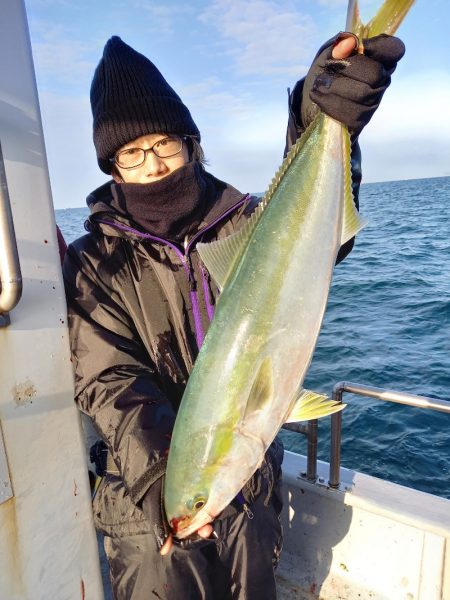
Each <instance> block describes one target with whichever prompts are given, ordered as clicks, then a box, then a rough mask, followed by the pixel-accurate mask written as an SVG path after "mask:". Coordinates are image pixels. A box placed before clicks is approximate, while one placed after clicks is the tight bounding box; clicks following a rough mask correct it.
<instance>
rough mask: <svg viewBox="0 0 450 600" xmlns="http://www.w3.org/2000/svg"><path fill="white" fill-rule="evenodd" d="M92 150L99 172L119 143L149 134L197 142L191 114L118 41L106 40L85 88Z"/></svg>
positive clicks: (154, 70)
mask: <svg viewBox="0 0 450 600" xmlns="http://www.w3.org/2000/svg"><path fill="white" fill-rule="evenodd" d="M91 108H92V116H93V117H94V125H93V127H94V145H95V149H96V151H97V161H98V165H99V167H100V169H101V170H102V171H103V172H104V173H108V174H109V173H111V169H112V165H111V163H110V161H109V159H111V158H112V157H113V156H114V154H115V153H116V152H117V150H119V148H121V147H122V146H123V145H124V144H127V143H128V142H130V141H132V140H134V139H136V138H138V137H140V136H142V135H147V134H149V133H175V134H178V135H190V136H193V137H195V138H196V139H198V140H200V132H199V130H198V129H197V126H196V124H195V123H194V121H193V119H192V117H191V113H190V112H189V110H188V109H187V107H186V106H185V105H184V104H183V102H182V101H181V99H180V97H179V96H178V95H177V94H176V93H175V92H174V90H173V89H172V88H171V87H170V85H169V84H168V83H167V81H166V80H165V79H164V77H163V76H162V75H161V73H160V72H159V71H158V69H157V68H156V67H155V65H154V64H153V63H152V62H151V61H150V60H149V59H148V58H146V57H145V56H143V55H142V54H139V52H136V50H133V48H131V47H130V46H128V45H127V44H125V42H123V41H122V40H121V39H120V38H119V37H117V36H114V37H112V38H111V39H109V40H108V42H107V43H106V45H105V49H104V50H103V57H102V58H101V60H100V62H99V64H98V66H97V68H96V70H95V73H94V78H93V80H92V84H91Z"/></svg>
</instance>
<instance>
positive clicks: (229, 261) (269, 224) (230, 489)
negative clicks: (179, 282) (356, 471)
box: [164, 0, 413, 538]
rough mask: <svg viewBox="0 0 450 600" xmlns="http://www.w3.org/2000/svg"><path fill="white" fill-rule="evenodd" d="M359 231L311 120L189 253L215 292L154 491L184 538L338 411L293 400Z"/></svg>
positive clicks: (304, 398) (395, 8) (327, 132)
mask: <svg viewBox="0 0 450 600" xmlns="http://www.w3.org/2000/svg"><path fill="white" fill-rule="evenodd" d="M412 1H413V0H404V1H402V0H393V1H390V0H387V1H386V2H385V3H384V4H383V6H382V8H381V9H380V11H379V13H378V15H377V16H376V17H375V18H374V19H372V21H371V22H370V23H369V24H368V25H367V26H366V27H363V25H362V24H361V22H360V20H359V16H358V14H359V13H358V6H357V2H350V4H349V14H348V19H347V23H348V29H349V30H350V31H353V32H363V35H364V36H365V37H369V36H371V35H374V32H376V34H378V33H380V32H381V31H384V32H386V33H393V32H394V31H395V30H396V28H397V26H398V25H399V23H400V21H401V19H402V18H403V16H404V15H405V13H406V12H407V10H408V8H409V7H410V5H411V4H412ZM361 226H362V222H361V219H360V217H359V215H358V213H357V211H356V209H355V206H354V201H353V197H352V192H351V173H350V137H349V134H348V131H347V129H346V127H345V126H343V125H342V124H341V123H338V122H337V121H335V120H333V119H332V118H330V117H328V116H326V115H324V114H322V113H319V115H318V116H317V117H316V119H315V120H314V122H313V123H312V124H311V126H310V127H309V128H308V129H307V131H306V132H305V133H304V134H303V135H302V137H301V138H300V140H299V141H298V142H297V143H296V144H295V146H294V147H293V148H292V149H291V151H290V152H289V154H288V156H287V157H286V159H285V160H284V162H283V164H282V166H281V167H280V169H279V171H278V173H277V174H276V175H275V177H274V179H273V181H272V184H271V185H270V187H269V189H268V191H267V193H266V194H265V196H264V198H263V200H262V201H261V204H260V206H259V207H258V209H257V210H256V212H255V213H254V215H253V216H252V217H251V219H250V220H249V222H248V224H247V225H246V226H245V228H244V229H243V230H242V231H240V232H239V233H237V234H235V235H233V236H231V237H229V238H227V239H226V240H222V241H218V242H213V243H211V244H199V247H198V250H199V253H200V255H201V257H202V259H203V261H204V262H205V264H206V265H207V267H208V269H209V271H210V272H211V274H212V275H213V277H214V278H215V279H216V281H217V283H218V284H219V286H220V287H221V288H222V293H221V296H220V299H219V302H218V305H217V311H216V314H215V317H214V319H213V322H212V324H211V326H210V328H209V330H208V333H207V336H206V338H205V341H204V344H203V347H202V349H201V351H200V353H199V355H198V357H197V360H196V363H195V366H194V369H193V371H192V374H191V376H190V378H189V382H188V385H187V388H186V390H185V394H184V396H183V400H182V403H181V406H180V409H179V412H178V415H177V419H176V423H175V428H174V432H173V436H172V442H171V447H170V452H169V458H168V464H167V474H166V481H165V490H164V503H165V510H166V515H167V518H168V520H169V523H170V525H171V527H172V530H173V532H174V534H175V535H176V536H177V537H179V538H184V537H186V536H188V535H190V534H191V533H193V532H194V531H196V530H197V529H199V528H200V527H201V526H202V525H204V524H206V523H208V522H210V521H212V520H213V519H214V518H215V517H216V516H217V515H218V514H219V513H220V512H221V511H222V510H223V509H224V508H225V506H227V505H228V504H229V502H231V501H232V500H233V498H234V497H235V496H236V495H237V494H238V493H239V491H240V490H241V488H242V487H243V486H244V485H245V483H246V482H247V481H248V480H249V479H250V477H251V476H252V475H253V473H254V472H255V470H256V469H257V468H258V467H259V465H260V464H261V462H262V460H263V457H264V453H265V451H266V450H267V448H268V447H269V445H270V444H271V442H272V440H273V439H274V438H275V436H276V434H277V433H278V431H279V429H280V428H281V426H282V425H283V423H286V422H289V421H301V420H308V419H312V418H317V417H320V416H323V415H325V414H329V413H331V412H333V411H336V410H340V409H341V407H342V405H336V404H335V403H333V402H331V401H330V400H328V399H326V398H324V397H323V396H320V395H318V394H314V393H312V392H306V391H304V390H302V382H303V380H304V377H305V374H306V372H307V369H308V367H309V364H310V361H311V357H312V354H313V351H314V347H315V345H316V341H317V337H318V334H319V330H320V326H321V322H322V318H323V314H324V311H325V306H326V302H327V297H328V291H329V288H330V284H331V277H332V273H333V267H334V264H335V261H336V256H337V252H338V250H339V248H340V246H341V245H342V244H343V243H345V242H346V241H347V240H349V239H350V238H352V237H353V236H354V235H355V234H356V233H357V232H358V230H359V229H360V228H361Z"/></svg>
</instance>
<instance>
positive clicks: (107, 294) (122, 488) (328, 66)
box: [63, 34, 404, 600]
mask: <svg viewBox="0 0 450 600" xmlns="http://www.w3.org/2000/svg"><path fill="white" fill-rule="evenodd" d="M364 47H365V52H364V54H359V53H357V52H356V48H355V40H354V38H353V37H352V36H349V35H347V34H340V35H337V36H335V37H334V38H333V39H331V40H329V41H328V42H327V43H326V44H325V45H324V46H323V47H322V48H321V49H320V50H319V52H318V54H317V56H316V58H315V60H314V62H313V64H312V66H311V68H310V70H309V72H308V74H307V76H306V77H305V78H304V79H302V80H300V81H299V82H297V84H296V85H295V87H294V89H293V91H292V93H290V94H289V118H288V127H287V136H286V150H287V149H288V148H289V147H290V146H291V145H292V144H293V143H294V142H295V140H296V139H297V138H298V137H299V136H300V135H302V133H303V131H304V130H305V128H306V127H307V125H308V124H309V122H310V121H311V120H312V119H313V117H314V114H315V112H317V110H319V108H320V109H321V110H323V111H324V112H326V113H328V114H330V115H331V116H332V117H334V118H336V119H338V120H340V121H342V122H343V123H345V124H346V125H347V126H348V127H349V130H350V132H351V134H352V141H353V143H352V148H353V149H352V172H353V187H354V194H355V202H356V203H358V188H359V182H360V178H361V171H360V153H359V146H358V141H357V140H358V135H359V133H360V132H361V130H362V128H363V127H364V126H365V124H366V123H367V122H368V121H369V120H370V118H371V116H372V115H373V113H374V111H375V110H376V108H377V106H378V104H379V102H380V100H381V97H382V95H383V93H384V91H385V90H386V88H387V87H388V85H389V83H390V76H391V74H392V72H393V71H394V69H395V66H396V64H397V61H398V60H399V59H400V58H401V56H402V55H403V52H404V47H403V44H402V42H401V41H400V40H398V39H397V38H394V37H389V36H378V37H377V38H373V39H371V40H367V41H365V43H364ZM344 59H345V60H344ZM91 106H92V113H93V137H94V145H95V149H96V153H97V160H98V165H99V167H100V169H101V170H102V171H103V172H104V173H105V174H107V175H111V176H112V180H109V181H108V182H107V183H105V184H104V185H102V186H101V187H100V188H98V189H97V190H95V191H94V192H93V193H92V194H90V195H89V196H88V199H87V203H88V206H89V208H90V211H91V214H90V217H89V219H88V221H87V223H86V228H87V231H88V233H87V234H86V235H84V236H83V237H81V238H80V239H78V240H76V241H75V242H74V243H72V244H70V246H69V248H68V250H67V253H66V256H65V261H64V269H63V272H64V279H65V285H66V293H67V300H68V312H69V327H70V338H71V348H72V356H73V358H72V360H73V366H74V373H75V392H76V401H77V403H78V405H79V407H80V409H81V410H82V411H83V412H85V413H86V414H87V415H89V416H90V417H91V419H92V421H93V423H94V426H95V428H96V430H97V431H98V433H99V435H100V437H101V439H102V444H103V446H101V447H100V452H96V455H97V456H98V455H100V456H104V455H106V459H105V461H104V463H105V464H104V465H103V466H102V473H103V475H104V477H103V479H102V482H101V484H100V486H99V489H98V491H97V493H96V496H95V498H94V502H93V510H94V520H95V525H96V527H97V529H98V530H99V531H100V532H101V533H102V534H103V535H104V547H105V551H106V555H107V559H108V562H109V569H110V578H111V586H112V590H113V594H114V598H115V599H116V600H144V599H145V600H146V599H149V598H159V599H167V600H174V599H176V600H190V599H192V600H193V599H195V600H199V599H208V600H211V599H214V600H222V599H223V600H225V599H230V598H233V599H241V600H242V599H244V598H245V599H252V600H253V599H256V598H258V599H259V600H265V599H267V600H270V599H273V598H276V586H275V577H274V572H275V568H276V566H277V562H278V559H279V555H280V552H281V544H282V532H281V525H280V511H281V506H282V501H281V495H280V480H281V479H280V478H281V462H282V457H283V450H282V445H281V443H280V442H279V441H278V440H275V442H274V443H273V444H272V445H271V447H270V448H269V449H268V451H267V453H266V456H265V459H264V461H263V463H262V465H261V467H260V468H259V469H258V470H257V472H256V473H255V474H254V475H253V477H252V478H251V480H250V481H249V482H248V483H247V484H246V486H245V487H244V488H243V490H242V492H241V493H240V494H239V495H238V497H237V498H235V499H234V500H233V502H231V504H230V505H229V506H228V507H227V508H226V509H225V510H224V511H223V513H221V514H220V515H219V517H218V518H217V519H215V520H214V522H213V523H210V524H208V525H205V526H204V527H203V528H202V529H201V530H199V531H198V532H197V535H196V536H193V537H192V538H191V539H188V540H185V541H181V542H180V541H177V540H176V539H173V538H172V536H171V534H170V531H169V528H168V524H167V523H166V521H165V516H164V510H163V508H162V494H163V483H164V469H165V464H166V458H167V454H168V450H169V446H170V436H171V431H172V428H173V425H174V421H175V417H176V413H177V409H178V406H179V404H180V401H181V397H182V394H183V390H184V388H185V386H186V382H187V380H188V377H189V373H190V372H191V370H192V367H193V364H194V361H195V357H196V355H197V353H198V350H199V347H200V346H201V343H202V341H203V338H204V335H205V332H206V330H207V328H208V324H209V322H210V320H211V319H212V318H213V313H214V305H215V302H216V300H217V295H218V291H217V289H216V287H215V286H214V284H213V282H212V281H211V278H210V276H209V273H208V272H207V271H206V269H205V267H204V266H203V265H202V264H201V262H200V260H199V257H198V254H197V251H196V244H197V242H199V241H200V240H202V241H208V240H212V239H219V238H223V237H225V236H227V235H229V234H231V233H233V232H235V231H236V230H237V229H238V228H239V227H240V226H241V225H242V223H243V222H245V220H246V219H247V218H248V216H249V215H250V214H251V212H252V210H254V207H255V206H256V203H257V200H258V199H256V198H254V197H252V196H251V195H249V194H244V193H242V192H240V191H238V190H237V189H235V188H234V187H232V186H231V185H230V184H228V183H225V182H223V181H220V180H219V179H217V178H216V177H214V176H213V175H212V174H210V173H209V172H208V171H207V170H206V169H205V164H204V155H203V150H202V147H201V145H200V140H201V138H200V132H199V130H198V128H197V126H196V124H195V122H194V120H193V118H192V115H191V113H190V112H189V110H188V108H187V107H186V106H185V105H184V103H183V102H182V100H181V98H180V97H179V96H178V94H177V93H176V92H175V91H174V90H173V89H172V87H171V86H170V85H169V84H168V82H167V81H166V80H165V78H164V77H163V75H162V74H161V73H160V72H159V71H158V69H157V68H156V66H155V65H154V64H153V63H152V62H151V61H150V60H149V59H148V58H146V57H144V56H143V55H142V54H140V53H138V52H137V51H135V50H134V49H133V48H131V47H130V46H128V45H127V44H126V43H125V42H123V41H122V40H121V39H120V38H119V37H117V36H115V37H112V38H111V39H109V41H108V42H107V43H106V45H105V48H104V52H103V56H102V58H101V60H100V62H99V64H98V66H97V68H96V71H95V74H94V77H93V81H92V86H91ZM352 243H353V242H348V243H347V244H346V245H345V247H343V248H341V250H340V253H339V256H338V260H342V259H343V258H344V257H345V256H346V254H348V252H349V251H350V250H351V247H352ZM212 401H213V399H212ZM98 450H99V448H97V451H98ZM100 462H101V461H100Z"/></svg>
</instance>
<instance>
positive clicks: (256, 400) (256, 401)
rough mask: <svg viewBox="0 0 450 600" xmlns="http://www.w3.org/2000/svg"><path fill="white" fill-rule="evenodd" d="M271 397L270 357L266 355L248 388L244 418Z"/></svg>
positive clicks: (265, 403) (262, 405)
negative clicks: (250, 386) (249, 388)
mask: <svg viewBox="0 0 450 600" xmlns="http://www.w3.org/2000/svg"><path fill="white" fill-rule="evenodd" d="M272 398H273V376H272V359H271V358H270V356H267V357H266V358H265V359H264V360H263V361H262V363H261V366H260V367H259V370H258V374H257V375H256V377H255V380H254V382H253V385H252V389H251V390H250V394H249V396H248V400H247V406H246V407H245V413H244V418H248V417H249V416H251V415H252V414H253V413H255V412H257V411H260V410H262V409H263V408H264V407H265V406H266V405H267V404H268V403H269V402H271V400H272Z"/></svg>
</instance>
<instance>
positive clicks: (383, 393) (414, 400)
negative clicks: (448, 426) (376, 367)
mask: <svg viewBox="0 0 450 600" xmlns="http://www.w3.org/2000/svg"><path fill="white" fill-rule="evenodd" d="M344 392H348V393H350V394H356V395H359V396H368V397H370V398H376V399H377V400H383V401H385V402H396V403H398V404H406V405H407V406H416V407H418V408H426V409H432V410H438V411H441V412H445V413H448V414H450V402H449V401H448V400H441V399H439V398H427V397H425V396H415V395H414V394H408V393H405V392H395V391H393V390H387V389H384V388H377V387H372V386H368V385H362V384H360V383H352V382H350V381H341V382H340V383H337V384H336V385H335V386H334V388H333V395H332V397H333V400H336V401H337V402H342V396H343V394H344ZM341 432H342V411H339V412H338V413H334V414H333V415H332V416H331V456H330V479H329V482H328V484H329V486H330V488H335V489H336V488H339V483H340V481H339V471H340V463H341Z"/></svg>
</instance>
